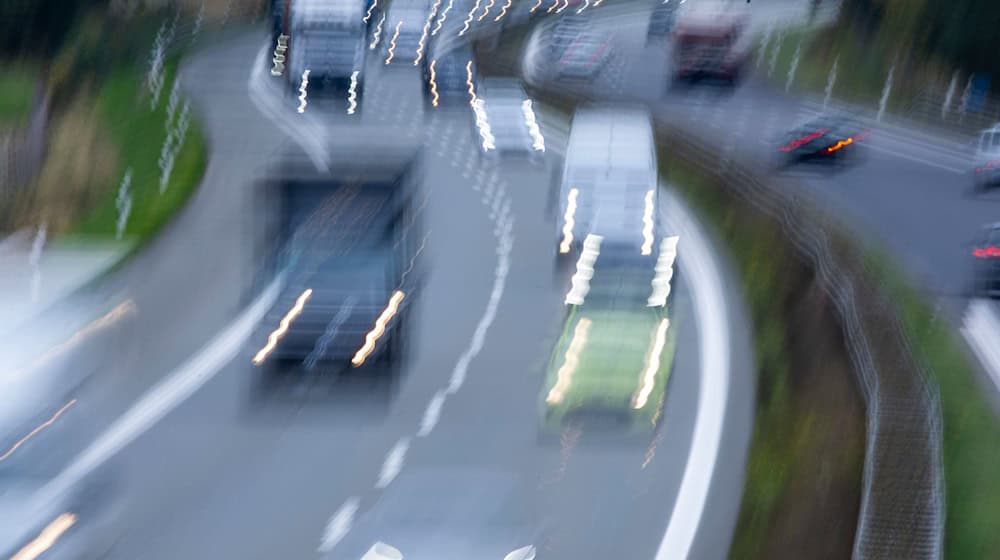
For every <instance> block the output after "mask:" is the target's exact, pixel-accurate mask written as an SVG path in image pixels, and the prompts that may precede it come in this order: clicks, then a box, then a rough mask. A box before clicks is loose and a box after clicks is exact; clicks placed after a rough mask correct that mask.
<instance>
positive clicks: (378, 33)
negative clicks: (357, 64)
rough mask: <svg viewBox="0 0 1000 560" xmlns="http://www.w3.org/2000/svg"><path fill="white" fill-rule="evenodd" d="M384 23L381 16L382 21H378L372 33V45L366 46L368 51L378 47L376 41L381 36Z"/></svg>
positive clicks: (383, 18) (383, 15) (383, 16)
mask: <svg viewBox="0 0 1000 560" xmlns="http://www.w3.org/2000/svg"><path fill="white" fill-rule="evenodd" d="M384 23H385V14H382V19H380V20H378V25H376V26H375V32H374V33H372V44H371V45H369V46H368V50H370V51H373V50H375V47H377V46H378V40H379V38H380V37H381V36H382V24H384Z"/></svg>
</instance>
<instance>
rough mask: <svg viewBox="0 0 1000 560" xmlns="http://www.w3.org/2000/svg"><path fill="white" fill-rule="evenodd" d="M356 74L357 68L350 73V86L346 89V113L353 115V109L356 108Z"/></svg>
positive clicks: (357, 72)
mask: <svg viewBox="0 0 1000 560" xmlns="http://www.w3.org/2000/svg"><path fill="white" fill-rule="evenodd" d="M358 74H359V71H358V70H355V71H354V73H352V74H351V87H350V89H348V90H347V104H348V105H347V114H348V115H353V114H354V111H355V110H356V109H357V108H358Z"/></svg>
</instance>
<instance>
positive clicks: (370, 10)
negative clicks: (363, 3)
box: [361, 0, 378, 23]
mask: <svg viewBox="0 0 1000 560" xmlns="http://www.w3.org/2000/svg"><path fill="white" fill-rule="evenodd" d="M376 6H378V0H373V1H372V5H371V6H370V7H369V8H368V13H367V14H365V17H364V18H362V19H361V21H363V22H365V23H368V20H369V19H371V17H372V12H373V11H375V7H376Z"/></svg>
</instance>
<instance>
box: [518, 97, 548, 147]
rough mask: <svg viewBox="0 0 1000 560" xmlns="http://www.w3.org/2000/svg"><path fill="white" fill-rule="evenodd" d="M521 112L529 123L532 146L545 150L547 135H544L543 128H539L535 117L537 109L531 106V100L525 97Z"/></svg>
mask: <svg viewBox="0 0 1000 560" xmlns="http://www.w3.org/2000/svg"><path fill="white" fill-rule="evenodd" d="M521 112H523V113H524V122H525V124H527V125H528V133H529V134H531V139H532V141H533V144H532V146H531V147H532V148H533V149H534V150H535V151H538V152H544V151H545V137H543V136H542V131H541V129H539V128H538V121H537V120H536V119H535V111H534V109H532V108H531V100H530V99H525V100H524V102H523V103H521Z"/></svg>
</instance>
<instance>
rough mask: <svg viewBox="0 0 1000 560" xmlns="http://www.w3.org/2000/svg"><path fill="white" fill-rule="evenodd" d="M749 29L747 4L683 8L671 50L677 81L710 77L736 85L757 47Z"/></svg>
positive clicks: (703, 4)
mask: <svg viewBox="0 0 1000 560" xmlns="http://www.w3.org/2000/svg"><path fill="white" fill-rule="evenodd" d="M749 27H750V10H749V9H748V8H747V7H746V5H745V4H741V3H736V2H724V1H721V0H715V1H701V2H691V3H689V4H685V5H682V6H680V7H679V9H678V12H677V19H676V22H675V24H674V28H673V40H672V41H671V42H670V46H669V47H668V48H670V49H672V59H673V64H674V71H673V77H674V79H675V80H697V79H700V78H708V79H716V80H723V81H725V82H727V83H729V84H731V85H735V84H736V83H737V82H739V80H740V78H741V77H742V75H743V69H744V67H745V66H746V61H747V58H748V57H749V55H750V51H751V49H752V47H753V37H752V36H751V34H750V33H749Z"/></svg>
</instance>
